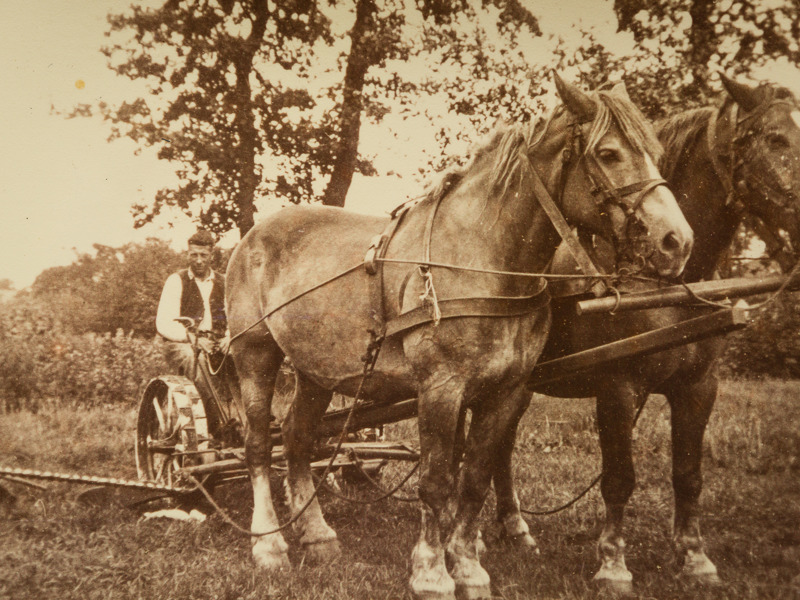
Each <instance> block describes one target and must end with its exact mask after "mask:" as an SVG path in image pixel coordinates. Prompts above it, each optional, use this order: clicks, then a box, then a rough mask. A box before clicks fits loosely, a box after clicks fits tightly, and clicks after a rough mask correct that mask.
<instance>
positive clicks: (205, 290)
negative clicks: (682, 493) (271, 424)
mask: <svg viewBox="0 0 800 600" xmlns="http://www.w3.org/2000/svg"><path fill="white" fill-rule="evenodd" d="M214 277H215V274H214V271H211V273H210V274H209V275H208V277H206V278H205V279H198V278H197V277H195V275H194V273H193V272H192V270H191V269H189V281H194V282H195V283H196V284H197V288H198V289H199V290H200V296H201V297H202V298H203V320H202V321H200V324H199V326H198V328H197V329H198V330H199V331H211V289H212V288H213V287H214ZM182 292H183V283H182V282H181V276H180V274H179V273H173V274H172V275H170V276H169V277H167V281H166V282H164V289H163V290H161V299H160V300H159V301H158V312H157V313H156V331H158V333H160V334H161V335H162V336H164V337H165V338H166V339H168V340H169V341H171V342H188V341H189V337H188V336H187V334H186V328H185V327H184V326H183V325H181V324H180V323H178V322H177V321H176V320H175V319H177V318H178V317H180V316H181V293H182Z"/></svg>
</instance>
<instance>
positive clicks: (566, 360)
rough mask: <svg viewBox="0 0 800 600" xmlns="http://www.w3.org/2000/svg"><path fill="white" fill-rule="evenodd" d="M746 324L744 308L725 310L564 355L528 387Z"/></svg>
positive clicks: (546, 364) (538, 373) (536, 372)
mask: <svg viewBox="0 0 800 600" xmlns="http://www.w3.org/2000/svg"><path fill="white" fill-rule="evenodd" d="M746 324H747V316H746V313H745V311H744V310H741V309H738V308H728V309H722V310H718V311H716V312H713V313H711V314H708V315H703V316H701V317H696V318H694V319H688V320H687V321H681V322H679V323H674V324H672V325H668V326H666V327H661V328H659V329H654V330H653V331H648V332H646V333H642V334H639V335H634V336H632V337H628V338H625V339H622V340H617V341H616V342H611V343H610V344H604V345H602V346H598V347H596V348H590V349H588V350H584V351H582V352H576V353H575V354H570V355H569V356H565V357H563V358H557V359H555V360H549V361H547V362H543V363H539V364H538V365H536V368H535V369H534V370H533V373H531V375H530V377H529V378H528V389H529V390H531V391H536V390H537V388H539V387H540V386H544V385H547V384H549V383H553V382H555V381H559V380H561V379H566V378H567V377H572V376H574V375H577V374H579V373H580V372H582V371H587V370H589V369H594V368H598V367H602V366H603V365H606V364H608V363H611V362H613V361H617V360H620V359H623V358H630V357H632V356H644V355H646V354H654V353H656V352H663V351H664V350H669V349H671V348H675V347H677V346H683V345H685V344H690V343H692V342H697V341H699V340H702V339H705V338H709V337H714V336H718V335H723V334H724V333H727V332H729V331H733V330H735V329H740V328H742V327H744V326H745V325H746Z"/></svg>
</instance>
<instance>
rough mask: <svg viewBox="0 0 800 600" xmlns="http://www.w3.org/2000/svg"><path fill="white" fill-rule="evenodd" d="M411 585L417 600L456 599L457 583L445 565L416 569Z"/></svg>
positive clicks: (412, 574)
mask: <svg viewBox="0 0 800 600" xmlns="http://www.w3.org/2000/svg"><path fill="white" fill-rule="evenodd" d="M409 585H410V587H411V593H412V594H414V598H416V599H417V600H456V595H455V592H456V584H455V582H454V581H453V578H452V577H450V574H449V573H448V572H447V570H446V569H444V565H440V564H437V565H435V566H434V567H433V568H430V569H424V570H423V569H414V570H413V571H412V573H411V581H410V582H409Z"/></svg>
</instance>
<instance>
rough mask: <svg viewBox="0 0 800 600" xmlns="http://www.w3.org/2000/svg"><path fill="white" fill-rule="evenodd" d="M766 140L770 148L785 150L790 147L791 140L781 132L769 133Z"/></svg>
mask: <svg viewBox="0 0 800 600" xmlns="http://www.w3.org/2000/svg"><path fill="white" fill-rule="evenodd" d="M766 140H767V146H769V148H770V150H785V149H786V148H788V147H789V140H788V139H786V136H784V135H782V134H780V133H769V134H767V136H766Z"/></svg>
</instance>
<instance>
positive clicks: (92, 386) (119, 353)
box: [0, 296, 167, 410]
mask: <svg viewBox="0 0 800 600" xmlns="http://www.w3.org/2000/svg"><path fill="white" fill-rule="evenodd" d="M0 352H2V356H3V357H4V360H3V361H2V362H0V399H2V400H3V404H4V406H5V409H6V410H15V409H19V408H21V407H23V406H27V407H29V408H31V409H34V410H35V409H36V408H38V406H39V405H40V404H41V403H43V402H44V403H55V404H63V405H68V406H95V405H100V404H116V403H130V404H134V403H135V402H136V399H137V397H138V395H139V391H140V389H141V388H142V386H143V384H145V383H147V381H149V380H150V379H151V378H152V377H155V376H156V375H159V374H163V373H166V372H167V367H166V364H165V362H164V360H163V358H162V349H161V342H160V341H159V340H156V339H149V340H148V339H141V338H135V337H133V336H132V335H131V334H128V335H125V334H123V332H122V331H121V330H117V332H116V334H115V335H111V334H102V335H101V334H94V333H84V334H75V333H70V332H69V331H68V330H67V329H66V328H65V327H64V326H63V324H62V323H61V322H60V321H59V320H58V319H57V318H55V316H54V315H53V314H52V312H51V311H50V310H49V307H48V306H47V305H43V304H40V303H37V302H36V301H34V300H32V299H31V298H29V297H24V296H23V297H22V298H18V299H16V300H15V301H13V302H10V303H5V304H2V305H0Z"/></svg>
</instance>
